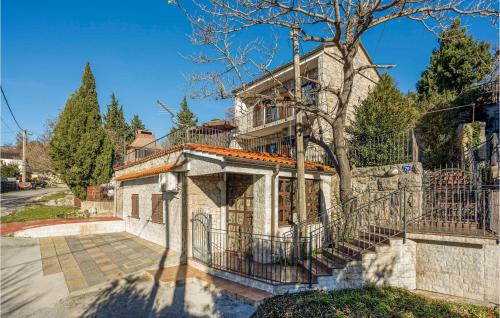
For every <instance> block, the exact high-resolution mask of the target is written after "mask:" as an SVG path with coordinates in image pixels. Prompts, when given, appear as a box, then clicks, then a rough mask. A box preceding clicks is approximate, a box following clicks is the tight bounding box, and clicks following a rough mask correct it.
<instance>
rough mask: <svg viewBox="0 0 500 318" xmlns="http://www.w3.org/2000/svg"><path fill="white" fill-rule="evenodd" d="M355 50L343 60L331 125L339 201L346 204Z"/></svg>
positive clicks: (349, 183) (349, 182) (349, 184)
mask: <svg viewBox="0 0 500 318" xmlns="http://www.w3.org/2000/svg"><path fill="white" fill-rule="evenodd" d="M356 52H357V49H351V50H349V52H348V54H347V56H346V58H345V60H344V66H343V71H344V78H343V84H342V90H341V92H340V95H339V100H338V110H337V117H336V120H335V123H334V125H333V146H334V153H335V156H336V157H337V163H338V168H339V171H338V173H339V176H340V185H339V187H340V189H339V190H340V200H341V202H342V203H345V202H347V201H348V200H349V199H351V198H352V196H353V192H352V173H351V166H350V164H349V157H348V154H347V148H346V140H345V126H346V120H347V107H348V105H349V99H350V96H351V91H352V88H353V84H354V75H355V72H354V66H353V60H354V56H356Z"/></svg>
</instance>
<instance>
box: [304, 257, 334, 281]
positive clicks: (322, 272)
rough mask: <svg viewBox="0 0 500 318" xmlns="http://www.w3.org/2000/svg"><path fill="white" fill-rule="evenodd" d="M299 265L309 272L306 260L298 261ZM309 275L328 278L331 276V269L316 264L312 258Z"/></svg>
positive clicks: (318, 263)
mask: <svg viewBox="0 0 500 318" xmlns="http://www.w3.org/2000/svg"><path fill="white" fill-rule="evenodd" d="M298 263H299V265H300V266H302V268H304V269H305V270H306V271H308V270H309V261H308V260H300V261H298ZM311 273H312V274H313V275H314V276H316V277H317V276H330V275H332V269H330V268H328V267H325V266H324V265H323V264H322V263H320V262H317V260H315V258H314V256H313V258H312V262H311Z"/></svg>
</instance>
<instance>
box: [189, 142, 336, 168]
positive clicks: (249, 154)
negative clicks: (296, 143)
mask: <svg viewBox="0 0 500 318" xmlns="http://www.w3.org/2000/svg"><path fill="white" fill-rule="evenodd" d="M183 148H184V149H188V150H194V151H199V152H204V153H209V154H214V155H219V156H222V157H231V158H239V159H247V160H254V161H261V162H262V161H263V162H270V163H279V164H283V165H287V166H295V163H296V160H295V159H293V158H290V157H285V156H280V155H277V154H271V153H267V152H255V151H248V150H239V149H233V148H225V147H216V146H207V145H201V144H185V145H183ZM304 166H305V168H307V169H317V170H324V171H329V172H334V171H335V168H333V167H330V166H327V165H323V164H320V163H315V162H310V161H306V162H305V163H304Z"/></svg>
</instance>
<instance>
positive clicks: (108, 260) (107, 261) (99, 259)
mask: <svg viewBox="0 0 500 318" xmlns="http://www.w3.org/2000/svg"><path fill="white" fill-rule="evenodd" d="M95 262H96V263H97V264H103V263H109V262H111V260H110V259H109V258H108V257H100V258H96V259H95Z"/></svg>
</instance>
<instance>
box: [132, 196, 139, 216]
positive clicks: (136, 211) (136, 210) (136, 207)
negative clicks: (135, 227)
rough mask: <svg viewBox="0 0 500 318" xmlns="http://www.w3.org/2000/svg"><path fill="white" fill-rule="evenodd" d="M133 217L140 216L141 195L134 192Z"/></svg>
mask: <svg viewBox="0 0 500 318" xmlns="http://www.w3.org/2000/svg"><path fill="white" fill-rule="evenodd" d="M131 217H133V218H135V219H138V218H139V195H138V194H132V214H131Z"/></svg>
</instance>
